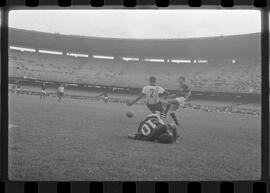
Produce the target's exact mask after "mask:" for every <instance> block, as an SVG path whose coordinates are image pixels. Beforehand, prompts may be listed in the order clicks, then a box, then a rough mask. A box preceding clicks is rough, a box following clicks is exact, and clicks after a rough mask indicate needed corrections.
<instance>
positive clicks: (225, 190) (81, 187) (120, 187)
mask: <svg viewBox="0 0 270 193" xmlns="http://www.w3.org/2000/svg"><path fill="white" fill-rule="evenodd" d="M0 191H1V192H5V193H13V192H16V193H48V192H50V193H78V192H80V193H121V192H122V193H145V192H147V193H179V192H181V193H211V192H214V193H219V192H220V193H242V192H245V193H255V192H260V193H267V192H269V188H268V185H267V184H266V183H264V182H250V181H247V182H238V183H232V182H181V183H179V182H58V183H57V182H7V183H3V182H2V183H0Z"/></svg>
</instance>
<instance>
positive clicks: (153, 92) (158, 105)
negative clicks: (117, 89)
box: [127, 76, 168, 119]
mask: <svg viewBox="0 0 270 193" xmlns="http://www.w3.org/2000/svg"><path fill="white" fill-rule="evenodd" d="M156 83H157V80H156V77H154V76H151V77H150V78H149V85H147V86H145V87H143V89H142V92H141V94H140V95H139V96H138V97H137V98H136V99H135V100H134V101H132V102H128V103H127V105H128V106H131V105H133V104H135V103H136V102H137V101H139V100H141V99H142V98H144V97H145V98H146V106H147V107H148V109H149V110H150V111H151V112H152V113H156V112H159V113H160V116H161V118H162V119H163V118H164V116H163V111H164V108H163V105H162V102H161V101H160V97H163V96H166V95H167V94H168V93H167V92H166V91H165V89H164V88H162V87H160V86H157V85H156Z"/></svg>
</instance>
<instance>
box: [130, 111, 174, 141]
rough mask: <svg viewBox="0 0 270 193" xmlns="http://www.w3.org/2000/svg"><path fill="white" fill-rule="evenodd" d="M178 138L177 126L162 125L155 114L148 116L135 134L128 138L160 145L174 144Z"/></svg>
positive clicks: (161, 121)
mask: <svg viewBox="0 0 270 193" xmlns="http://www.w3.org/2000/svg"><path fill="white" fill-rule="evenodd" d="M178 137H179V135H178V131H177V126H176V125H174V124H166V123H164V122H163V120H162V119H161V118H160V117H159V115H157V114H152V115H149V116H148V117H147V118H146V119H145V120H144V121H142V122H141V123H140V125H139V127H138V130H137V133H136V134H133V135H129V136H128V138H130V139H137V140H143V141H156V142H160V143H174V142H176V141H177V139H178Z"/></svg>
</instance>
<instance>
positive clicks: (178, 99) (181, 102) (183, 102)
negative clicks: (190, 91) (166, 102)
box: [176, 97, 186, 105]
mask: <svg viewBox="0 0 270 193" xmlns="http://www.w3.org/2000/svg"><path fill="white" fill-rule="evenodd" d="M176 100H177V102H178V103H179V104H180V105H184V104H185V100H186V98H185V97H178V98H176Z"/></svg>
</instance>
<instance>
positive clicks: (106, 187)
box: [0, 0, 269, 193]
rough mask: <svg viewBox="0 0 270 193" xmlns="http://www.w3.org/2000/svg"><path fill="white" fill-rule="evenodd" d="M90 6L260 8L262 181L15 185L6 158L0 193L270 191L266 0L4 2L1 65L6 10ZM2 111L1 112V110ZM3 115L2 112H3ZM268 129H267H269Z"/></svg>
mask: <svg viewBox="0 0 270 193" xmlns="http://www.w3.org/2000/svg"><path fill="white" fill-rule="evenodd" d="M45 5H47V6H60V7H63V8H64V7H70V6H89V7H95V8H102V7H103V6H105V7H106V6H116V7H118V6H120V7H121V8H125V7H126V8H159V7H161V8H166V7H172V6H178V5H185V6H189V7H193V8H200V9H201V8H207V7H205V6H219V7H223V8H234V7H238V6H239V7H242V6H244V7H245V6H247V8H250V7H256V8H261V11H262V12H261V13H262V37H261V47H262V88H263V89H262V107H263V108H262V114H263V115H262V146H261V147H262V176H261V181H257V182H254V181H244V182H218V181H216V182H214V181H213V182H14V181H13V182H12V181H8V180H7V175H8V170H7V167H6V166H7V165H8V163H7V159H2V160H1V174H2V175H1V181H2V182H0V192H5V193H13V192H18V193H23V192H25V193H28V192H30V193H32V192H33V193H34V192H39V193H43V192H44V193H45V192H46V193H47V192H50V193H54V192H55V193H62V192H65V193H68V192H70V193H73V192H74V193H75V192H76V193H77V192H80V193H84V192H85V193H86V192H91V193H99V192H104V193H120V192H123V193H125V192H129V193H133V192H134V193H135V192H138V193H159V192H162V193H167V192H170V193H178V192H181V193H190V192H198V193H199V192H202V193H210V192H220V193H222V192H226V193H230V192H232V193H238V192H239V193H240V192H247V193H249V192H250V193H251V192H261V193H266V192H269V130H268V128H269V120H268V118H269V108H268V107H269V100H268V93H269V77H268V74H269V44H268V42H269V33H268V32H269V2H267V0H256V1H255V0H254V1H252V0H235V1H231V0H223V1H221V0H202V1H197V0H183V1H177V0H170V1H161V0H158V1H154V0H137V1H134V0H133V1H127V0H124V1H120V0H107V1H106V0H100V1H97V0H95V1H93V0H92V1H88V0H32V1H29V0H4V1H3V0H2V1H1V3H0V6H1V7H2V8H1V11H3V12H2V13H3V14H2V15H1V19H2V26H1V56H2V57H1V63H2V64H8V59H7V56H8V53H7V49H5V48H7V46H8V41H7V37H8V30H7V19H8V18H7V10H8V9H12V8H14V7H20V6H26V8H27V7H28V8H39V7H38V6H45ZM7 67H8V66H7V65H2V66H1V83H2V84H1V93H4V92H5V91H7V90H8V88H7V84H6V85H5V84H3V83H5V82H7V78H8V77H7V75H6V74H5V72H7ZM7 102H8V99H7V97H6V96H5V95H2V96H1V104H2V105H1V107H2V109H4V110H7ZM2 109H1V110H2ZM2 112H3V111H2ZM2 112H1V126H4V127H5V126H6V128H7V125H5V120H6V119H7V115H4V114H2ZM266 128H267V129H266ZM6 136H7V130H1V157H5V156H7V155H8V154H7V152H6V151H4V150H6V149H7V146H6V145H7V138H6Z"/></svg>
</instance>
